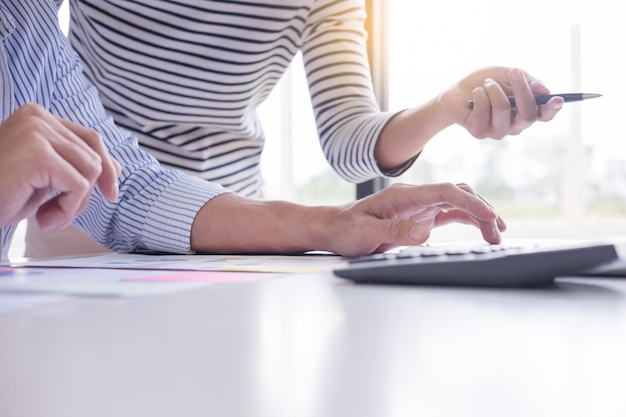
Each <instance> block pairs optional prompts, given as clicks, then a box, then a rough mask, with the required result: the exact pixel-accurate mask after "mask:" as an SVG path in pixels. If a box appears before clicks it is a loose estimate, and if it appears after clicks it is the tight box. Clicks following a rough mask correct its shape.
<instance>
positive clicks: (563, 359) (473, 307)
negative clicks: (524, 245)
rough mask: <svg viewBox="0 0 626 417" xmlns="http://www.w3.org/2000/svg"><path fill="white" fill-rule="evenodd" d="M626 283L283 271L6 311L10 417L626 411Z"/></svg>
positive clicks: (565, 416) (5, 411) (566, 416)
mask: <svg viewBox="0 0 626 417" xmlns="http://www.w3.org/2000/svg"><path fill="white" fill-rule="evenodd" d="M625 297H626V280H624V279H593V280H584V279H571V280H564V281H561V283H560V284H558V285H557V286H555V287H554V288H550V289H532V290H530V289H529V290H497V289H458V288H457V289H453V288H436V287H391V286H390V287H382V286H381V287H376V286H354V285H350V284H342V283H341V281H339V280H336V279H335V278H334V277H333V276H332V275H331V274H330V273H319V274H315V275H297V276H284V277H281V278H272V279H269V280H263V281H254V282H247V283H240V284H236V285H226V286H218V287H207V288H203V289H200V290H193V291H188V292H180V293H174V294H169V295H163V296H151V297H145V298H138V299H119V298H117V299H116V298H112V299H102V298H74V299H70V300H68V301H67V302H61V303H56V304H52V305H49V306H45V307H42V308H39V309H36V310H32V311H28V312H23V313H18V314H14V315H7V316H0V416H2V417H126V416H129V417H165V416H167V417H200V416H202V417H204V416H211V417H240V416H241V417H261V416H262V417H405V416H428V417H438V416H454V417H459V416H477V417H478V416H480V417H489V416H497V417H504V416H506V417H516V416H524V417H526V416H528V417H530V416H532V417H541V416H546V417H548V416H549V417H560V416H562V417H583V416H584V417H618V416H620V417H623V416H626V394H625V392H624V391H625V390H626V298H625Z"/></svg>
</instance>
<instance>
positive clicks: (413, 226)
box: [379, 219, 432, 246]
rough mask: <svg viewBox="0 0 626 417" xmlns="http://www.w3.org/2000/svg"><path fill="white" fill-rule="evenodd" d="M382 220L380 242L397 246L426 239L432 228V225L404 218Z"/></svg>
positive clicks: (412, 243)
mask: <svg viewBox="0 0 626 417" xmlns="http://www.w3.org/2000/svg"><path fill="white" fill-rule="evenodd" d="M382 222H383V223H382V236H381V237H380V239H379V240H380V242H381V243H391V244H394V245H398V246H409V245H420V244H422V243H424V242H426V241H427V240H428V238H429V237H430V231H431V230H432V226H428V225H424V224H418V223H415V222H413V221H410V220H405V219H390V220H382ZM379 230H380V229H379Z"/></svg>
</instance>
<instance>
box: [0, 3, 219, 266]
mask: <svg viewBox="0 0 626 417" xmlns="http://www.w3.org/2000/svg"><path fill="white" fill-rule="evenodd" d="M0 37H1V39H2V45H1V46H0V78H1V81H2V86H1V87H0V117H1V118H2V119H1V120H2V121H4V120H6V118H7V117H9V116H10V115H11V114H12V113H13V112H14V111H15V110H17V109H18V108H19V107H21V106H22V105H24V104H27V103H38V104H40V105H42V106H43V107H45V108H46V109H48V110H49V111H50V112H51V113H52V114H55V115H57V116H60V117H62V118H64V119H68V120H71V121H74V122H76V123H78V124H81V125H83V126H87V127H90V128H92V129H94V130H96V131H98V132H99V133H100V134H101V135H102V137H103V138H104V140H105V144H106V147H107V149H108V151H109V152H110V153H111V154H112V156H113V157H114V158H115V159H116V160H118V161H119V162H120V163H121V165H122V166H123V172H122V175H121V178H120V197H119V200H118V201H117V202H109V201H108V200H106V199H105V198H104V197H103V196H102V195H101V194H100V192H99V191H98V190H97V189H96V190H94V192H93V194H92V196H91V199H90V201H89V205H88V207H87V208H86V209H85V210H84V211H83V212H82V213H81V214H80V215H79V216H78V217H77V218H76V220H75V221H74V224H75V225H76V226H78V227H79V228H81V229H82V230H84V231H85V232H86V233H87V234H88V235H89V236H90V237H91V238H92V239H94V240H95V241H97V242H98V243H100V244H101V245H103V246H106V247H108V248H110V249H112V250H115V251H119V252H129V251H135V250H159V251H167V252H174V253H188V252H190V251H191V247H190V233H191V225H192V223H193V220H194V218H195V216H196V214H197V212H198V210H199V209H200V208H201V207H202V206H203V205H204V204H206V202H207V201H209V200H210V199H211V198H213V197H215V196H217V195H220V194H223V193H226V192H229V191H227V190H226V189H225V188H223V187H222V186H220V185H218V184H216V183H211V182H207V181H203V180H201V179H199V178H196V177H192V176H189V175H185V174H184V173H182V172H181V171H177V170H171V169H163V168H162V167H161V166H160V165H159V163H158V162H157V161H156V160H155V159H154V157H152V156H150V155H149V154H148V153H146V152H145V151H142V150H140V149H139V148H138V144H137V140H136V137H135V136H133V135H132V134H130V133H129V132H128V131H127V130H124V129H121V128H118V127H116V126H115V124H114V122H113V119H112V118H111V117H110V116H108V115H107V114H106V112H105V110H104V108H103V107H102V104H101V102H100V99H99V96H98V92H97V90H96V88H95V87H94V86H93V85H92V84H91V83H89V82H88V81H87V80H86V79H85V78H84V76H83V73H82V67H81V65H80V61H79V57H78V56H77V55H76V54H75V52H74V51H73V50H72V48H71V47H70V45H69V43H68V41H67V39H66V38H65V36H64V35H63V33H62V32H61V31H60V29H59V27H58V19H57V9H56V6H55V4H54V2H53V1H52V0H27V1H25V0H2V1H1V2H0ZM1 203H2V202H0V204H1ZM15 227H16V226H15V225H12V226H8V227H5V228H2V229H0V245H1V251H0V253H1V255H2V258H6V256H7V253H8V249H9V244H10V241H11V238H12V235H13V233H14V231H15ZM60 244H62V243H61V242H60Z"/></svg>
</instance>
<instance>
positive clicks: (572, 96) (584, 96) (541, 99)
mask: <svg viewBox="0 0 626 417" xmlns="http://www.w3.org/2000/svg"><path fill="white" fill-rule="evenodd" d="M552 97H563V100H565V102H566V103H569V102H572V101H582V100H588V99H590V98H596V97H602V94H588V93H565V94H542V95H537V96H535V101H536V102H537V104H538V105H542V104H546V103H547V102H548V100H550V99H551V98H552ZM509 103H511V106H512V107H515V97H513V96H511V97H509ZM467 107H469V108H470V109H473V108H474V100H470V101H468V102H467Z"/></svg>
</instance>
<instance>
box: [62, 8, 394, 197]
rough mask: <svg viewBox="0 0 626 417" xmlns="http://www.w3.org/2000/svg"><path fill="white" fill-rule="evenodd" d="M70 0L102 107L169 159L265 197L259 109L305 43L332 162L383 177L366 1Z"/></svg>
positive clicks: (76, 37) (360, 176) (361, 175)
mask: <svg viewBox="0 0 626 417" xmlns="http://www.w3.org/2000/svg"><path fill="white" fill-rule="evenodd" d="M60 1H62V0H57V3H60ZM70 8H71V10H70V14H71V24H70V39H71V42H72V45H73V47H74V48H75V49H76V51H77V52H78V54H79V55H80V57H81V59H82V60H83V64H84V67H85V73H86V75H87V77H88V78H89V79H90V80H91V81H92V82H93V83H94V84H95V85H96V86H97V87H98V89H99V91H100V94H101V98H102V101H103V103H104V106H105V108H106V110H107V111H108V112H109V113H110V114H111V115H112V116H113V117H114V119H115V120H116V122H117V123H118V124H119V125H120V126H122V127H124V128H126V129H129V130H131V131H132V132H133V133H135V134H136V135H137V137H138V138H139V141H140V143H141V144H142V146H143V147H144V149H147V150H148V151H150V152H151V153H152V154H153V155H154V156H156V157H157V159H159V160H160V161H161V162H162V163H163V164H164V165H165V166H166V167H174V168H180V169H183V170H184V171H186V172H188V173H191V174H193V175H196V176H199V177H200V178H203V179H206V180H210V181H215V182H218V183H220V184H222V185H223V186H225V187H227V188H229V189H231V190H233V191H235V192H238V193H240V194H243V195H247V196H255V195H258V193H259V192H260V189H261V186H262V179H261V174H260V167H259V162H260V154H261V151H262V149H263V144H264V134H263V131H262V128H261V125H260V122H259V120H258V117H257V114H256V109H257V107H258V106H259V104H260V103H261V102H263V100H265V99H266V98H267V97H268V95H269V94H270V92H271V90H272V88H273V87H274V86H275V85H276V83H277V81H278V80H279V79H280V77H281V76H282V74H283V73H284V72H285V70H286V69H287V67H288V65H289V63H290V62H291V60H292V59H293V57H294V55H295V54H296V53H297V52H298V51H302V56H303V61H304V65H305V70H306V74H307V80H308V84H309V89H310V95H311V101H312V104H313V107H314V114H315V118H316V124H317V129H318V134H319V137H320V143H321V146H322V149H323V151H324V154H325V156H326V158H327V159H328V161H329V162H330V164H331V166H332V167H333V168H334V169H335V171H336V172H337V173H338V174H339V175H341V176H342V177H343V178H345V179H347V180H348V181H351V182H361V181H364V180H367V179H370V178H373V177H375V176H379V175H383V174H382V173H381V172H380V170H379V169H378V167H377V165H376V161H375V159H374V145H375V143H376V140H377V138H378V135H379V134H380V131H381V130H382V128H383V126H384V125H385V123H386V122H387V121H388V120H389V118H390V117H391V114H389V113H382V112H380V110H379V108H378V106H377V104H376V101H375V98H374V94H373V89H372V85H371V80H370V76H369V65H368V61H367V54H366V46H365V41H366V33H365V31H364V29H363V21H364V19H365V11H364V4H363V0H256V1H227V0H110V1H101V0H71V1H70Z"/></svg>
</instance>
